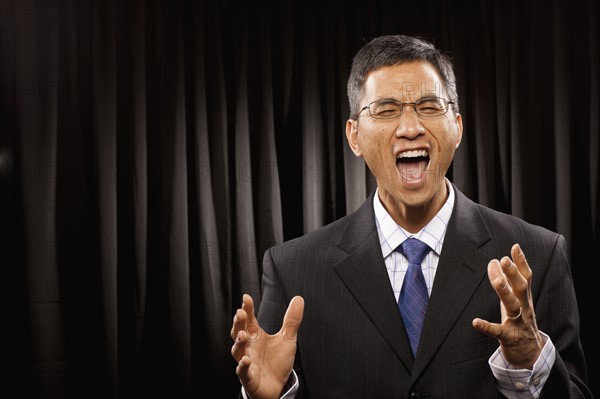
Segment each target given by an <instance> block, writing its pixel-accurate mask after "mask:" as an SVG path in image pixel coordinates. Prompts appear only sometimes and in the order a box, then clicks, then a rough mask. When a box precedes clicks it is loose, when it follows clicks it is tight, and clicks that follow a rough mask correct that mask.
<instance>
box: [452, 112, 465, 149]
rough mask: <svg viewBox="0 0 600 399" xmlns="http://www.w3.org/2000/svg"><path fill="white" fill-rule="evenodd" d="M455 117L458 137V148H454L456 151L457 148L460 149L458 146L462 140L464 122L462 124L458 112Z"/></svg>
mask: <svg viewBox="0 0 600 399" xmlns="http://www.w3.org/2000/svg"><path fill="white" fill-rule="evenodd" d="M455 115H456V129H457V135H456V146H455V147H454V148H455V149H456V148H458V146H459V145H460V142H461V140H462V133H463V122H462V116H461V115H460V114H459V113H458V112H457V113H456V114H455Z"/></svg>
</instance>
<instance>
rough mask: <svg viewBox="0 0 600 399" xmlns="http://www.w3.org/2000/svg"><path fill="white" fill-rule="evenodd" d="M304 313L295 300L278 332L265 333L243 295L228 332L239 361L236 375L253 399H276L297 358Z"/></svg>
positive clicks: (251, 306)
mask: <svg viewBox="0 0 600 399" xmlns="http://www.w3.org/2000/svg"><path fill="white" fill-rule="evenodd" d="M303 313H304V300H303V299H302V297H299V296H297V297H294V298H292V300H291V301H290V304H289V307H288V310H287V311H286V313H285V315H284V317H283V323H282V326H283V327H282V328H281V330H280V331H279V332H278V333H276V334H273V335H269V334H267V332H266V331H265V330H263V329H262V328H261V327H260V325H259V324H258V322H257V320H256V318H255V316H254V302H253V300H252V298H251V297H250V296H249V295H244V299H243V305H242V309H238V311H237V312H236V315H235V317H234V321H233V327H232V329H231V337H232V338H233V339H234V340H235V343H234V344H233V347H232V348H231V353H232V355H233V357H234V359H235V360H236V361H237V362H238V367H237V369H236V373H237V375H238V377H239V378H240V381H241V382H242V385H243V386H244V389H245V390H246V392H247V393H248V394H250V396H251V397H252V398H253V399H260V398H278V397H279V396H280V394H281V391H282V389H283V387H284V386H285V383H286V382H287V380H288V378H289V376H290V373H291V371H292V367H293V365H294V357H295V356H296V336H297V332H298V328H299V327H300V323H301V322H302V316H303Z"/></svg>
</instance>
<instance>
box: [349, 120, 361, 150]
mask: <svg viewBox="0 0 600 399" xmlns="http://www.w3.org/2000/svg"><path fill="white" fill-rule="evenodd" d="M346 139H347V140H348V145H349V146H350V149H351V150H352V152H353V153H354V155H356V156H357V157H362V152H361V151H360V146H359V145H358V121H357V120H356V119H348V120H347V121H346Z"/></svg>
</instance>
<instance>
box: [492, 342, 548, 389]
mask: <svg viewBox="0 0 600 399" xmlns="http://www.w3.org/2000/svg"><path fill="white" fill-rule="evenodd" d="M540 335H541V336H542V339H543V340H544V347H543V348H542V352H541V353H540V356H539V357H538V358H537V360H536V361H535V363H534V364H533V369H532V370H529V369H517V368H515V367H513V366H512V365H510V364H509V363H508V362H507V361H506V359H504V356H503V355H502V351H500V348H498V349H496V351H495V352H494V354H493V355H492V356H491V357H490V360H489V361H488V363H489V365H490V368H491V369H492V373H493V374H494V377H496V383H497V385H498V390H499V391H500V392H501V393H502V394H503V395H504V396H506V397H507V398H508V399H522V398H539V396H540V394H541V393H542V388H543V387H544V384H545V383H546V381H547V380H548V376H549V375H550V371H551V370H552V366H553V365H554V361H555V359H556V348H555V347H554V344H553V343H552V340H551V339H550V337H549V336H548V335H546V334H544V333H543V332H541V331H540Z"/></svg>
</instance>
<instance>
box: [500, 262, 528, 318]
mask: <svg viewBox="0 0 600 399" xmlns="http://www.w3.org/2000/svg"><path fill="white" fill-rule="evenodd" d="M500 266H502V272H503V273H504V275H505V276H506V278H507V280H508V282H509V284H510V286H511V288H512V291H513V293H514V294H515V295H516V296H517V298H518V299H519V300H520V301H521V302H526V301H527V289H528V287H529V284H528V282H527V280H526V279H525V277H524V276H523V275H522V274H521V272H520V271H519V269H518V268H517V266H516V265H515V263H514V262H513V261H512V260H511V259H510V258H509V257H508V256H505V257H504V258H502V259H501V260H500ZM512 310H514V309H512ZM517 310H518V307H517ZM513 314H516V313H513Z"/></svg>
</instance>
